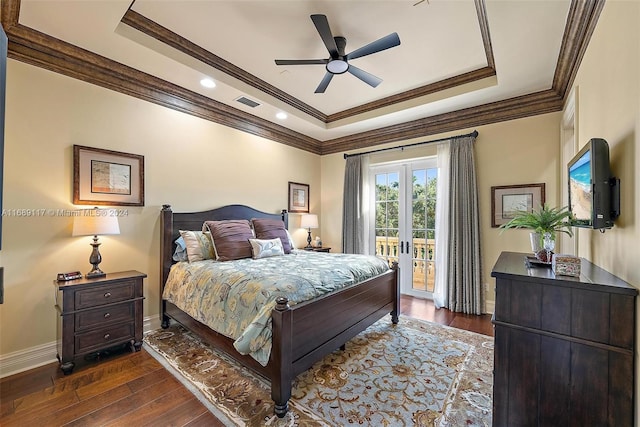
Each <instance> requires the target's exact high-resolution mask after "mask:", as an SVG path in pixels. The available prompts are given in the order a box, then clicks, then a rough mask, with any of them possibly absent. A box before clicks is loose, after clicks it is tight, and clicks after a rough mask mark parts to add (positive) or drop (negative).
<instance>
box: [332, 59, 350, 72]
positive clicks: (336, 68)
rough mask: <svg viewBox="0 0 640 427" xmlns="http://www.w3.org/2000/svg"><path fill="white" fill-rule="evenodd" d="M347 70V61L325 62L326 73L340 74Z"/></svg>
mask: <svg viewBox="0 0 640 427" xmlns="http://www.w3.org/2000/svg"><path fill="white" fill-rule="evenodd" d="M348 69H349V64H347V61H343V60H342V59H334V60H332V61H329V62H327V71H328V72H330V73H331V74H342V73H344V72H346V71H347V70H348Z"/></svg>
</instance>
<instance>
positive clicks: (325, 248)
mask: <svg viewBox="0 0 640 427" xmlns="http://www.w3.org/2000/svg"><path fill="white" fill-rule="evenodd" d="M303 249H304V250H305V251H313V252H331V248H327V247H325V246H321V247H317V246H314V247H312V248H303Z"/></svg>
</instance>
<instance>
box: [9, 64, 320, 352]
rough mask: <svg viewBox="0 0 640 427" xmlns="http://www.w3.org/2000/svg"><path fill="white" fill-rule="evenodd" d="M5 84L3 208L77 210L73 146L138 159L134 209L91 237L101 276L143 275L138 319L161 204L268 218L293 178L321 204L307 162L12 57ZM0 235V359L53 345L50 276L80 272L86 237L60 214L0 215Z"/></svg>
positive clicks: (154, 283)
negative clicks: (249, 210)
mask: <svg viewBox="0 0 640 427" xmlns="http://www.w3.org/2000/svg"><path fill="white" fill-rule="evenodd" d="M7 81H8V88H7V99H6V105H7V115H6V134H5V135H6V138H5V171H4V208H5V209H47V210H48V209H75V208H77V207H79V206H73V205H72V204H71V200H72V156H73V154H72V145H73V144H78V145H87V146H91V147H98V148H106V149H110V150H116V151H124V152H128V153H135V154H141V155H144V156H145V179H146V186H145V187H146V188H145V189H146V194H145V196H146V197H145V198H146V201H145V206H144V207H140V208H128V209H127V211H128V215H127V216H124V217H121V218H120V228H121V234H120V235H118V236H105V237H102V238H101V239H100V240H101V241H102V246H101V247H100V251H101V253H102V256H103V262H102V264H101V267H102V269H103V270H104V271H107V272H110V271H121V270H128V269H136V270H139V271H142V272H145V273H147V274H148V275H149V278H148V279H147V280H146V282H145V283H146V285H145V296H146V300H145V304H144V315H145V316H150V315H152V314H156V313H158V307H159V302H158V301H159V296H158V276H159V261H158V259H159V212H160V208H161V205H162V204H163V203H169V204H171V205H172V206H173V207H174V210H175V211H194V210H204V209H210V208H213V207H217V206H222V205H225V204H229V203H242V204H247V205H250V206H253V207H256V208H258V209H261V210H264V211H268V212H274V213H275V212H279V211H280V210H281V209H283V208H286V207H287V182H288V181H294V182H303V183H308V184H310V186H311V192H310V194H311V201H310V205H311V209H312V210H313V209H316V207H319V206H320V191H319V187H320V161H319V156H317V155H314V154H310V153H307V152H304V151H301V150H298V149H294V148H290V147H287V146H285V145H282V144H278V143H275V142H272V141H268V140H265V139H262V138H259V137H255V136H252V135H249V134H246V133H242V132H239V131H236V130H233V129H231V128H228V127H224V126H220V125H217V124H214V123H211V122H208V121H205V120H201V119H198V118H195V117H192V116H189V115H186V114H182V113H178V112H175V111H173V110H170V109H167V108H163V107H159V106H156V105H154V104H151V103H148V102H144V101H141V100H138V99H135V98H132V97H129V96H126V95H122V94H119V93H116V92H113V91H110V90H106V89H103V88H99V87H97V86H93V85H90V84H87V83H84V82H81V81H79V80H74V79H71V78H68V77H64V76H61V75H58V74H54V73H51V72H48V71H45V70H42V69H40V68H36V67H33V66H30V65H26V64H24V63H21V62H17V61H12V60H10V61H9V66H8V75H7ZM85 207H87V208H88V207H90V206H85ZM291 217H292V218H291V224H290V229H291V231H292V232H293V233H294V239H296V243H297V244H298V245H303V244H306V241H305V240H306V234H305V233H304V230H301V229H299V228H298V225H299V218H298V217H299V215H291ZM3 232H4V233H3V244H2V251H0V257H1V258H0V265H3V266H4V267H5V301H4V304H2V305H0V325H1V326H0V355H6V354H7V353H10V352H14V351H19V350H23V349H27V348H31V347H34V346H38V345H44V344H47V343H50V342H52V341H55V339H56V329H55V324H56V311H55V309H54V291H53V290H54V287H53V284H52V283H53V279H54V278H55V277H56V273H58V272H62V271H72V270H80V271H82V272H87V271H89V269H90V267H91V266H90V265H89V263H88V259H89V254H90V251H91V247H90V246H89V242H90V240H91V238H90V237H85V238H77V237H71V219H70V218H68V217H56V216H51V215H45V216H42V217H16V216H5V217H4V218H3ZM52 357H53V355H52Z"/></svg>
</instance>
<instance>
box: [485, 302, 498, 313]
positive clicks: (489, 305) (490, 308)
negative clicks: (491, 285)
mask: <svg viewBox="0 0 640 427" xmlns="http://www.w3.org/2000/svg"><path fill="white" fill-rule="evenodd" d="M484 308H485V311H484V312H485V313H487V314H493V313H495V311H496V302H495V301H485V302H484Z"/></svg>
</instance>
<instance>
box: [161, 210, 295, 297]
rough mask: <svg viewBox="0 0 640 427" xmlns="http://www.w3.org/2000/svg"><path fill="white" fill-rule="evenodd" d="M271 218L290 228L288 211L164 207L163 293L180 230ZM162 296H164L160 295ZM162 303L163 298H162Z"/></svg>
mask: <svg viewBox="0 0 640 427" xmlns="http://www.w3.org/2000/svg"><path fill="white" fill-rule="evenodd" d="M252 218H271V219H281V220H282V221H284V225H285V227H288V226H289V218H288V213H287V211H286V210H284V209H283V210H282V212H280V213H277V214H271V213H267V212H262V211H259V210H257V209H254V208H251V207H249V206H245V205H227V206H222V207H220V208H216V209H211V210H208V211H202V212H180V213H178V212H173V211H172V210H171V205H162V211H161V214H160V233H161V236H160V279H161V281H162V282H161V286H160V289H161V292H162V291H163V290H164V284H165V283H166V282H167V278H168V277H169V270H170V269H171V265H173V263H174V262H175V261H173V251H174V250H175V243H174V242H175V240H176V239H177V238H178V237H179V236H180V230H198V231H199V230H202V223H204V222H205V221H220V220H225V219H248V220H251V219H252ZM160 295H162V294H160ZM160 301H162V298H160Z"/></svg>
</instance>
